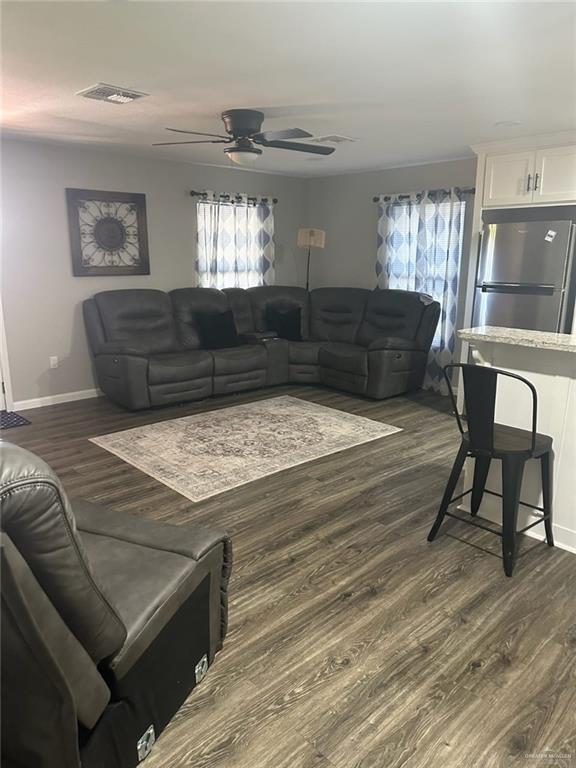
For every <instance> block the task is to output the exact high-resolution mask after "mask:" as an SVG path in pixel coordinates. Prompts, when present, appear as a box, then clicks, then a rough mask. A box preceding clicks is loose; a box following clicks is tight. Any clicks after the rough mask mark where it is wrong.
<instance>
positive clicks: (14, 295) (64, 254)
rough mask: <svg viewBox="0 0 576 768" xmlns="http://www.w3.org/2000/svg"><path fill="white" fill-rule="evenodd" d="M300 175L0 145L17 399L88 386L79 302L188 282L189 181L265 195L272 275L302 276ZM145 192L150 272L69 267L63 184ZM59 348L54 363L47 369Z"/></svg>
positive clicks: (7, 311) (303, 194) (5, 291)
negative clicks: (100, 294) (270, 214)
mask: <svg viewBox="0 0 576 768" xmlns="http://www.w3.org/2000/svg"><path fill="white" fill-rule="evenodd" d="M307 186H308V185H307V182H306V180H305V179H295V178H289V177H287V176H277V175H270V174H263V173H253V172H249V171H243V170H235V169H228V168H213V167H208V166H198V165H191V164H184V163H176V162H166V161H165V160H162V161H158V160H154V159H149V158H147V157H138V156H127V155H119V154H114V153H113V152H107V151H102V150H92V149H86V148H76V147H70V146H60V145H55V144H48V143H36V142H19V141H5V142H4V143H3V147H2V193H3V194H2V207H3V211H2V213H3V216H2V219H3V228H2V305H3V311H4V322H5V327H6V336H7V345H8V358H9V366H10V375H11V380H12V389H13V397H14V400H16V401H20V400H26V399H29V398H36V397H41V396H46V395H54V394H59V393H66V392H76V391H79V390H84V389H90V388H92V387H94V386H95V384H94V378H93V375H92V367H91V362H90V357H89V354H88V348H87V343H86V336H85V332H84V325H83V321H82V313H81V306H82V300H83V299H85V298H86V297H88V296H91V295H92V294H94V293H96V292H97V291H102V290H107V289H115V288H135V287H140V288H160V289H162V290H170V289H172V288H176V287H181V286H186V285H193V284H194V269H193V266H194V256H195V236H196V228H195V207H194V202H193V199H192V198H191V197H190V196H189V195H188V194H187V193H188V192H189V191H190V190H191V189H213V190H216V191H222V192H247V193H250V194H270V195H272V196H274V197H277V198H278V200H279V202H278V205H277V207H276V210H275V224H276V280H277V282H278V283H288V284H293V283H294V282H298V281H300V282H301V281H303V280H304V279H305V277H304V262H303V254H302V253H301V252H299V251H297V249H296V247H295V244H296V235H297V230H298V227H300V226H304V225H305V223H306V219H307V206H308V199H307ZM66 187H77V188H87V189H104V190H112V191H115V192H144V193H145V194H146V202H147V214H148V238H149V246H150V261H151V274H150V275H149V276H139V277H101V278H96V277H74V276H73V275H72V268H71V259H70V246H69V240H68V223H67V214H66V200H65V192H64V190H65V188H66ZM51 355H57V356H58V357H59V358H60V366H59V368H57V369H50V368H49V363H48V358H49V356H51Z"/></svg>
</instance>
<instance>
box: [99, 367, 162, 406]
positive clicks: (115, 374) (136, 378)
mask: <svg viewBox="0 0 576 768" xmlns="http://www.w3.org/2000/svg"><path fill="white" fill-rule="evenodd" d="M94 362H95V365H96V373H97V376H98V384H99V386H100V389H101V390H102V392H104V394H105V395H108V397H109V398H110V399H111V400H113V401H114V402H115V403H118V404H119V405H122V406H124V407H125V408H130V409H131V410H133V411H137V410H140V409H141V408H150V392H149V388H148V358H147V357H144V356H143V355H138V354H134V355H132V354H124V353H123V354H119V353H118V354H114V353H110V354H106V355H96V357H95V358H94Z"/></svg>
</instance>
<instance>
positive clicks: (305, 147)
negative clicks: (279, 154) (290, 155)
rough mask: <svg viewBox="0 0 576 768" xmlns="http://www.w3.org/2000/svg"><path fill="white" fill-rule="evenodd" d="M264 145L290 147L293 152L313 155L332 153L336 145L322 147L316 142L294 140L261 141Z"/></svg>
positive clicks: (278, 147)
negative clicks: (306, 142)
mask: <svg viewBox="0 0 576 768" xmlns="http://www.w3.org/2000/svg"><path fill="white" fill-rule="evenodd" d="M258 143H259V144H261V145H262V146H263V147H275V148H276V149H290V150H292V151H293V152H308V153H309V154H311V155H331V154H332V152H334V150H335V149H336V147H321V146H319V145H315V144H296V143H295V142H293V141H260V142H258Z"/></svg>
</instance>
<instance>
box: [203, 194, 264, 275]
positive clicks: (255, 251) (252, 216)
mask: <svg viewBox="0 0 576 768" xmlns="http://www.w3.org/2000/svg"><path fill="white" fill-rule="evenodd" d="M197 221H198V258H197V262H196V268H197V272H198V285H200V286H201V287H203V288H251V287H252V286H255V285H268V284H270V283H271V282H273V276H274V210H273V205H272V204H271V203H269V202H268V201H267V200H260V201H258V200H255V201H253V200H252V199H250V200H249V199H248V198H246V197H244V196H242V197H238V198H237V199H236V198H235V199H234V201H231V200H230V199H229V196H226V199H222V197H220V198H219V199H218V198H214V199H203V200H201V201H200V202H198V204H197Z"/></svg>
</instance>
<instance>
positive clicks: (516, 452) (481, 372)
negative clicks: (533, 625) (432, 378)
mask: <svg viewBox="0 0 576 768" xmlns="http://www.w3.org/2000/svg"><path fill="white" fill-rule="evenodd" d="M453 368H460V369H461V371H462V381H463V386H464V403H465V412H466V426H467V429H466V430H465V429H464V427H463V426H462V420H461V418H460V415H459V414H458V408H457V406H456V400H455V398H454V391H453V390H452V384H451V382H450V378H449V376H448V371H449V370H450V369H453ZM499 376H507V377H509V378H511V379H516V380H518V381H520V382H522V383H523V384H525V385H526V386H527V387H529V388H530V391H531V393H532V431H531V432H528V431H527V430H524V429H516V428H515V427H508V426H505V425H503V424H496V423H495V421H494V413H495V407H496V391H497V386H498V377H499ZM444 377H445V379H446V382H447V383H448V392H449V393H450V398H451V400H452V405H453V407H454V412H455V414H456V419H457V421H458V429H459V430H460V434H461V435H462V442H461V444H460V449H459V450H458V455H457V456H456V461H455V462H454V466H453V467H452V472H451V473H450V477H449V479H448V484H447V486H446V490H445V491H444V496H443V498H442V503H441V504H440V509H439V510H438V515H437V516H436V520H435V522H434V525H433V526H432V528H431V530H430V533H429V534H428V541H433V540H434V538H435V537H436V534H437V533H438V530H439V528H440V526H441V525H442V521H443V520H444V517H445V516H446V515H448V517H453V518H455V519H456V520H460V521H461V522H463V523H468V524H469V525H475V526H476V527H477V528H483V529H484V530H486V531H490V533H495V534H496V535H497V536H500V537H501V538H502V558H503V560H504V571H505V573H506V576H512V572H513V570H514V563H515V560H516V536H517V535H518V534H519V533H524V531H527V530H528V528H532V527H533V526H534V525H538V524H539V523H544V527H545V529H546V541H547V542H548V545H549V546H550V547H553V546H554V539H553V537H552V460H551V459H552V438H551V437H548V435H540V434H538V432H537V431H536V425H537V419H538V395H537V394H536V389H535V387H534V386H533V385H532V384H531V383H530V382H529V381H527V380H526V379H524V378H522V376H517V375H516V374H514V373H508V372H507V371H502V370H500V369H498V368H489V367H487V366H483V365H469V364H465V363H460V364H453V365H447V366H446V367H445V368H444ZM468 456H471V457H472V458H474V478H473V482H472V488H470V489H469V490H467V491H465V492H464V493H462V494H460V495H459V496H456V497H454V498H452V494H453V493H454V489H455V488H456V484H457V482H458V478H459V477H460V473H461V472H462V467H463V466H464V462H465V460H466V458H467V457H468ZM492 459H500V460H501V462H502V493H496V492H494V491H489V490H488V489H487V488H486V478H487V477H488V470H489V469H490V463H491V461H492ZM528 459H540V464H541V472H542V499H543V506H542V507H537V506H534V504H527V503H525V502H523V501H520V490H521V487H522V477H523V474H524V465H525V464H526V462H527V461H528ZM469 493H471V494H472V497H471V504H470V509H471V514H472V517H476V515H477V514H478V509H479V507H480V503H481V502H482V497H483V495H484V493H490V494H492V495H494V496H500V498H501V499H502V528H501V530H500V531H496V530H494V529H493V528H490V527H489V526H486V525H483V524H482V523H480V522H479V521H477V520H470V519H466V518H462V517H460V516H459V515H455V514H453V513H451V512H449V511H448V507H449V505H450V504H452V503H453V502H455V501H457V500H458V499H461V498H463V497H464V496H467V495H468V494H469ZM518 505H522V506H525V507H530V508H531V509H536V510H538V511H539V512H541V513H542V514H541V515H540V516H539V519H538V520H536V522H534V523H531V524H530V525H527V526H526V527H525V528H522V530H521V531H517V530H516V527H517V520H518Z"/></svg>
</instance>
